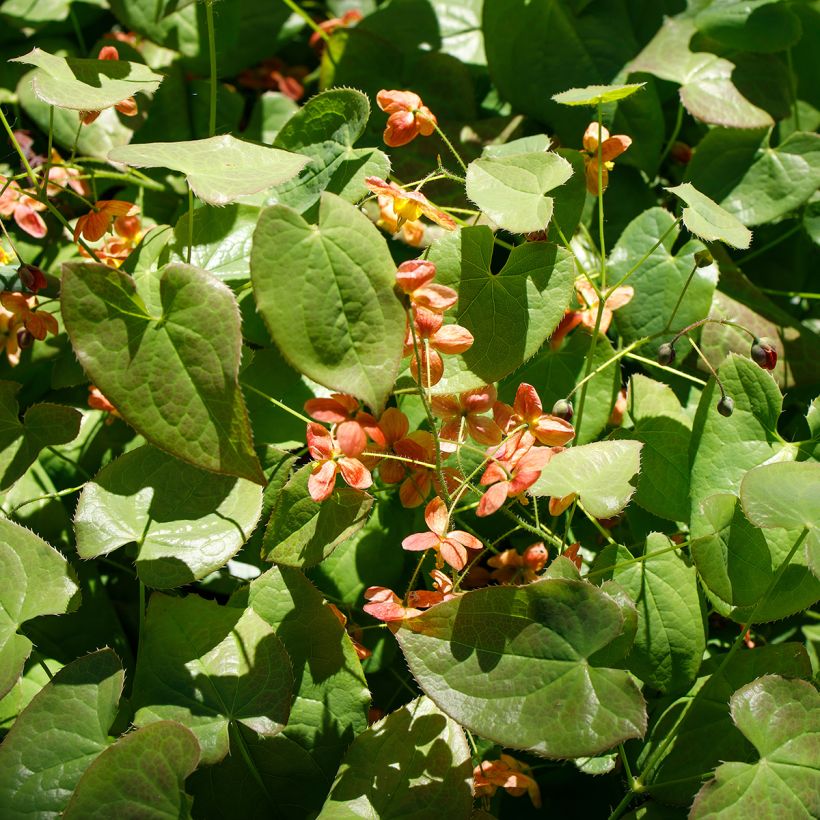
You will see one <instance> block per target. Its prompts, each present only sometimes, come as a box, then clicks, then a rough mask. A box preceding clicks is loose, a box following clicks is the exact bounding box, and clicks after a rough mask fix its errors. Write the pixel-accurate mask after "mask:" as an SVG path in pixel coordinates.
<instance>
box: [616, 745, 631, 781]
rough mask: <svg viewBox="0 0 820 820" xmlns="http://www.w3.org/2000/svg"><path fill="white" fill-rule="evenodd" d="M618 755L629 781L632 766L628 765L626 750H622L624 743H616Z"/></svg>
mask: <svg viewBox="0 0 820 820" xmlns="http://www.w3.org/2000/svg"><path fill="white" fill-rule="evenodd" d="M618 756H619V757H620V758H621V764H622V765H623V767H624V772H625V773H626V776H627V778H628V780H629V782H630V783H631V782H632V779H633V778H632V768H631V767H630V765H629V760H628V759H627V756H626V751H625V750H624V744H623V743H619V744H618Z"/></svg>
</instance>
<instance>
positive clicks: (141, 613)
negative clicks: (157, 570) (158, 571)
mask: <svg viewBox="0 0 820 820" xmlns="http://www.w3.org/2000/svg"><path fill="white" fill-rule="evenodd" d="M139 608H140V611H139V619H138V623H139V630H138V632H137V657H139V655H140V652H141V651H142V644H143V641H144V640H145V584H144V583H143V582H142V580H141V579H140V581H139Z"/></svg>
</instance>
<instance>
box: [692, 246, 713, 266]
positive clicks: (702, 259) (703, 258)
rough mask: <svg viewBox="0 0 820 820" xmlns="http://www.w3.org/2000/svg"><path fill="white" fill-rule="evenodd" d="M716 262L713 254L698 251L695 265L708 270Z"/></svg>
mask: <svg viewBox="0 0 820 820" xmlns="http://www.w3.org/2000/svg"><path fill="white" fill-rule="evenodd" d="M714 261H715V260H714V259H713V258H712V254H711V253H709V251H707V250H703V251H698V252H697V253H696V254H695V264H696V265H697V266H698V267H699V268H708V267H709V265H711V264H712V263H713V262H714Z"/></svg>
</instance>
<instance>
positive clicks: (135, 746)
mask: <svg viewBox="0 0 820 820" xmlns="http://www.w3.org/2000/svg"><path fill="white" fill-rule="evenodd" d="M198 762H199V744H198V743H197V741H196V737H194V735H193V733H192V732H191V731H190V730H189V729H186V728H185V727H184V726H181V725H180V724H179V723H174V722H173V721H170V720H163V721H160V722H159V723H152V724H151V725H150V726H144V727H142V728H141V729H137V730H136V731H135V732H129V733H128V734H127V735H124V736H123V737H121V738H120V739H119V740H118V741H117V742H116V743H115V744H114V745H113V746H109V748H107V749H106V750H105V751H104V752H103V753H102V754H101V755H100V756H99V757H98V758H97V759H96V760H95V761H94V762H93V763H92V764H91V766H89V767H88V769H87V770H86V772H85V774H84V775H83V776H82V778H81V779H80V782H79V783H78V784H77V788H76V790H75V792H74V794H73V795H72V797H71V801H70V802H69V804H68V806H67V807H66V810H65V813H64V814H63V815H62V816H63V817H64V818H66V819H67V820H72V818H73V820H92V819H93V818H99V820H106V818H110V817H112V816H115V815H124V816H126V817H127V816H131V817H140V818H145V820H161V818H166V820H179V818H181V817H184V816H186V815H187V812H188V796H187V795H186V794H185V791H184V788H185V787H184V783H185V778H186V777H188V775H189V774H191V772H193V770H194V769H195V768H196V766H197V763H198Z"/></svg>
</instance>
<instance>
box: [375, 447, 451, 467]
mask: <svg viewBox="0 0 820 820" xmlns="http://www.w3.org/2000/svg"><path fill="white" fill-rule="evenodd" d="M362 455H363V456H370V457H372V458H386V459H388V461H401V462H404V463H405V464H412V465H413V466H414V467H425V468H426V469H428V470H435V469H436V465H435V464H430V462H428V461H419V460H418V459H417V458H407V456H397V455H395V454H393V453H370V452H368V451H367V450H364V451H363V452H362Z"/></svg>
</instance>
